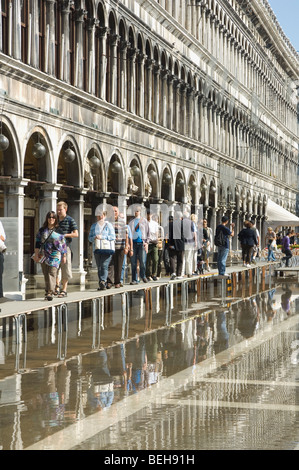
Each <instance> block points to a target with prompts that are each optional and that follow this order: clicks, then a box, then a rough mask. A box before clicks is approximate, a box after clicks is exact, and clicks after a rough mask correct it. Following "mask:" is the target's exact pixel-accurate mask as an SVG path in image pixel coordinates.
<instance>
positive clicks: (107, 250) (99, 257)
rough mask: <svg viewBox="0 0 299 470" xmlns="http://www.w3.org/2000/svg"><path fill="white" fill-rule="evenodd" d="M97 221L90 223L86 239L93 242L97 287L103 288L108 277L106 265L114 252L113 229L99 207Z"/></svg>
mask: <svg viewBox="0 0 299 470" xmlns="http://www.w3.org/2000/svg"><path fill="white" fill-rule="evenodd" d="M95 215H96V217H97V222H95V223H94V224H92V226H91V227H90V232H89V236H88V240H89V241H90V242H92V244H93V252H94V257H95V260H96V264H97V268H98V278H99V287H98V290H105V289H106V287H107V285H106V283H107V278H108V267H109V263H110V261H111V258H112V255H113V254H114V252H115V231H114V228H113V225H112V224H111V223H110V222H108V221H107V220H105V219H106V215H107V214H106V212H105V211H103V209H102V208H101V207H99V206H98V207H97V208H96V211H95Z"/></svg>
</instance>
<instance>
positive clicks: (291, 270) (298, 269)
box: [275, 266, 299, 281]
mask: <svg viewBox="0 0 299 470" xmlns="http://www.w3.org/2000/svg"><path fill="white" fill-rule="evenodd" d="M275 272H276V273H280V274H282V275H283V277H285V275H286V274H295V275H297V280H298V281H299V266H289V267H286V266H284V267H275Z"/></svg>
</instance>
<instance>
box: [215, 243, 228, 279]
mask: <svg viewBox="0 0 299 470" xmlns="http://www.w3.org/2000/svg"><path fill="white" fill-rule="evenodd" d="M228 253H229V248H225V246H218V257H217V266H218V274H219V276H223V275H224V274H225V268H226V259H227V256H228Z"/></svg>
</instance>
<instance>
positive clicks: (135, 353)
mask: <svg viewBox="0 0 299 470" xmlns="http://www.w3.org/2000/svg"><path fill="white" fill-rule="evenodd" d="M146 366H147V357H146V352H145V341H144V336H140V338H136V339H134V340H132V341H128V343H127V344H126V371H127V391H128V392H134V393H136V392H137V391H138V390H139V389H142V388H144V387H145V369H146Z"/></svg>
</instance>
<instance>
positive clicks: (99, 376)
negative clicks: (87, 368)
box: [87, 350, 114, 408]
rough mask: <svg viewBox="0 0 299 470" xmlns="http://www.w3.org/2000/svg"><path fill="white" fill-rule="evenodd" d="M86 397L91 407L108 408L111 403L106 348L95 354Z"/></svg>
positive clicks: (110, 384)
mask: <svg viewBox="0 0 299 470" xmlns="http://www.w3.org/2000/svg"><path fill="white" fill-rule="evenodd" d="M87 397H88V402H89V404H90V406H91V407H92V408H109V406H111V405H112V403H113V399H114V389H113V378H112V377H111V375H110V371H109V366H108V357H107V352H106V350H102V351H99V353H98V354H97V356H96V361H95V366H94V368H93V370H92V377H91V382H90V387H89V389H88V392H87Z"/></svg>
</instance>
